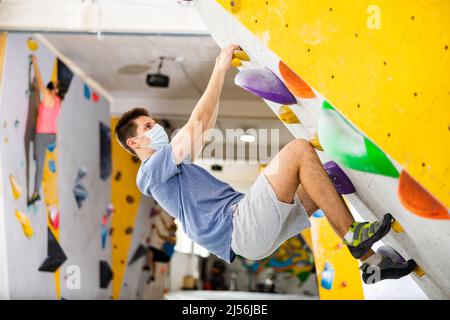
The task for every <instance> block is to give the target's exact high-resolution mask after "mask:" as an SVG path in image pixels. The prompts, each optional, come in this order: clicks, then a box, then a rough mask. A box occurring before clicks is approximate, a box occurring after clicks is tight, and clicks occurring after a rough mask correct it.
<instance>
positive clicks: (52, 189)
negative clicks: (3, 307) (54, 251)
mask: <svg viewBox="0 0 450 320" xmlns="http://www.w3.org/2000/svg"><path fill="white" fill-rule="evenodd" d="M57 78H58V64H57V59H55V63H54V66H53V72H52V77H51V80H52V81H56V80H57ZM57 149H58V148H57V147H55V148H54V149H53V151H50V150H48V149H47V150H46V152H45V162H44V170H43V174H42V193H43V202H44V205H45V208H46V209H45V214H46V215H47V226H48V227H49V228H50V230H51V231H52V232H53V234H54V236H55V239H56V240H57V241H58V242H59V228H58V229H55V228H53V226H52V224H51V223H50V219H49V208H50V207H53V208H56V209H57V210H58V211H59V195H58V150H57ZM50 161H53V162H54V164H55V168H56V171H55V172H52V171H51V170H50V167H49V162H50ZM54 275H55V290H56V298H57V299H58V300H59V299H61V274H60V270H59V269H58V270H57V271H55V272H54Z"/></svg>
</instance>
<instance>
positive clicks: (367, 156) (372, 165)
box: [318, 101, 399, 178]
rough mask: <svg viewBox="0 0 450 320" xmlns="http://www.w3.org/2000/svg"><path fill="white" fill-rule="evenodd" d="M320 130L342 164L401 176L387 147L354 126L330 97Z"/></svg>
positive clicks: (328, 149)
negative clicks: (361, 132) (342, 114)
mask: <svg viewBox="0 0 450 320" xmlns="http://www.w3.org/2000/svg"><path fill="white" fill-rule="evenodd" d="M318 132H319V140H320V143H321V145H322V147H323V149H324V150H325V151H326V152H327V153H328V154H329V155H330V156H331V157H332V158H334V159H335V160H336V161H337V162H338V163H339V164H341V165H344V166H346V167H348V168H350V169H354V170H359V171H365V172H370V173H376V174H380V175H385V176H389V177H394V178H398V176H399V174H398V171H397V169H395V167H394V166H393V164H392V163H391V161H390V160H389V159H388V158H387V157H386V155H385V154H384V153H383V151H381V150H380V149H379V148H378V147H377V146H375V145H374V144H373V143H372V142H371V141H370V140H368V139H367V138H366V137H364V136H363V135H362V134H360V133H359V132H358V131H357V130H356V129H354V128H353V127H352V126H351V125H350V123H348V122H347V121H346V120H345V119H344V118H342V117H341V116H340V115H339V114H338V112H337V111H336V110H335V109H334V108H333V107H332V106H331V105H330V104H329V103H328V102H326V101H325V102H324V104H323V109H322V113H321V116H320V119H319V127H318Z"/></svg>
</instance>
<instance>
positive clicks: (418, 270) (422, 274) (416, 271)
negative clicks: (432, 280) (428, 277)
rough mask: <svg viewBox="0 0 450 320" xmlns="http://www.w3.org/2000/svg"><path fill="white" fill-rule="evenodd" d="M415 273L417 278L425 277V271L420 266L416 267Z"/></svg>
mask: <svg viewBox="0 0 450 320" xmlns="http://www.w3.org/2000/svg"><path fill="white" fill-rule="evenodd" d="M414 272H415V273H416V274H417V276H419V277H422V276H424V275H425V271H423V269H422V268H421V267H420V266H416V268H415V269H414Z"/></svg>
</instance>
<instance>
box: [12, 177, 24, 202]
mask: <svg viewBox="0 0 450 320" xmlns="http://www.w3.org/2000/svg"><path fill="white" fill-rule="evenodd" d="M9 182H10V184H11V191H12V194H13V197H14V199H15V200H17V199H19V198H20V195H21V194H22V189H21V188H20V186H19V184H18V183H17V180H16V178H14V176H13V175H12V174H10V175H9Z"/></svg>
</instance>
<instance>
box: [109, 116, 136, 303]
mask: <svg viewBox="0 0 450 320" xmlns="http://www.w3.org/2000/svg"><path fill="white" fill-rule="evenodd" d="M117 121H118V119H117V118H113V119H112V120H111V128H112V130H114V128H115V126H116V123H117ZM111 140H112V142H111V143H112V159H113V161H112V163H113V165H112V169H113V170H112V199H113V200H112V201H113V206H114V215H113V218H112V228H113V234H112V246H113V248H112V270H113V273H114V277H113V292H112V296H113V299H119V297H120V290H121V288H122V280H123V277H124V275H125V270H126V267H127V263H128V261H127V259H128V252H129V249H130V245H131V241H132V236H133V234H132V233H127V232H126V230H127V228H130V227H131V228H133V227H134V223H135V220H136V217H137V214H138V210H139V204H140V202H141V193H140V191H139V189H138V188H137V186H136V174H137V171H138V169H139V165H140V161H133V157H132V156H131V154H129V153H128V152H126V151H125V150H124V149H123V148H122V147H121V146H120V145H119V143H118V142H117V140H116V139H115V138H112V139H111Z"/></svg>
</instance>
